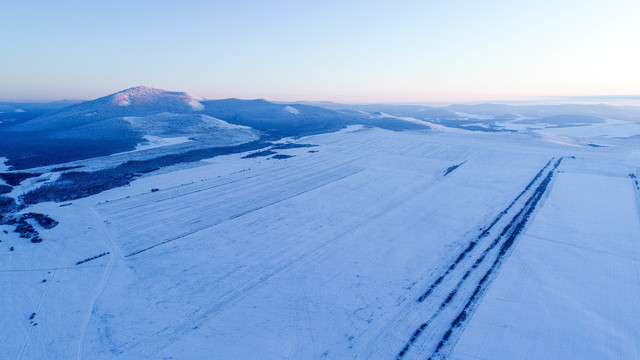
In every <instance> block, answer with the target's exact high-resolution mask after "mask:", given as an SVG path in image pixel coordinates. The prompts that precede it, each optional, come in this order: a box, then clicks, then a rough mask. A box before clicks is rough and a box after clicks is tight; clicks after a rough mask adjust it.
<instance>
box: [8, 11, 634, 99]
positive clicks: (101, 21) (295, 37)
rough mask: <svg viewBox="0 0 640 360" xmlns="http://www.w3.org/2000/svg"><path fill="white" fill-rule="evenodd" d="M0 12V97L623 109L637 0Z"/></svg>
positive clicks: (629, 88) (630, 84)
mask: <svg viewBox="0 0 640 360" xmlns="http://www.w3.org/2000/svg"><path fill="white" fill-rule="evenodd" d="M3 10H4V11H3V13H4V14H5V16H4V17H3V21H2V22H0V41H1V42H2V44H3V50H4V51H3V54H2V56H0V84H2V86H0V101H34V100H38V101H55V100H61V99H93V98H98V97H101V96H105V95H108V94H110V93H114V92H117V91H120V90H123V89H126V88H129V87H132V86H137V85H146V86H152V87H157V88H161V89H167V90H172V91H185V92H189V93H192V94H195V95H198V96H202V97H205V98H209V99H218V98H231V97H235V98H244V99H253V98H264V99H268V100H272V101H334V102H342V103H374V102H387V103H453V102H484V101H494V102H495V101H500V102H509V101H520V102H523V101H524V102H529V101H535V100H536V99H547V100H545V101H550V100H549V99H552V98H554V97H558V98H556V99H560V98H563V97H564V98H569V99H572V98H573V99H576V100H577V99H578V97H589V96H594V97H602V98H604V99H605V100H607V98H606V96H612V95H620V97H621V99H619V100H616V99H614V98H609V99H608V100H607V101H602V102H619V103H620V104H628V103H631V104H637V103H638V99H637V97H636V98H632V99H629V98H627V99H625V95H638V94H640V71H639V70H638V65H637V64H640V47H639V46H637V41H638V39H637V35H638V34H640V22H639V21H637V19H639V18H640V2H638V1H637V0H612V1H608V2H606V3H604V2H602V1H577V0H576V1H574V0H560V1H549V0H542V1H536V2H527V3H526V4H523V3H522V2H513V1H506V0H500V1H498V0H493V1H486V2H475V1H470V0H463V1H457V2H447V3H444V2H436V1H402V2H388V1H350V2H346V3H345V2H338V1H324V2H321V3H320V2H312V1H295V2H294V1H269V2H260V1H255V0H254V1H237V2H221V1H183V2H180V3H177V2H169V1H135V2H130V1H127V2H125V1H120V0H117V1H110V2H90V3H87V2H82V1H67V0H64V1H56V2H45V1H38V2H30V1H21V2H12V3H10V4H3ZM594 99H595V100H594ZM594 99H582V100H581V101H587V102H592V101H597V99H596V98H594Z"/></svg>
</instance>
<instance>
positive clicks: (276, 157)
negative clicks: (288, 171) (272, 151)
mask: <svg viewBox="0 0 640 360" xmlns="http://www.w3.org/2000/svg"><path fill="white" fill-rule="evenodd" d="M294 156H295V155H285V154H278V155H273V156H272V157H271V158H272V159H278V160H280V159H288V158H292V157H294Z"/></svg>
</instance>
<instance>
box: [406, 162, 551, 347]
mask: <svg viewBox="0 0 640 360" xmlns="http://www.w3.org/2000/svg"><path fill="white" fill-rule="evenodd" d="M561 160H562V158H560V159H559V160H557V161H556V163H555V164H554V166H553V167H552V169H550V170H549V171H548V173H547V176H546V177H545V178H544V179H542V180H541V181H540V183H539V184H538V183H537V182H538V180H539V179H540V178H541V176H542V174H544V171H545V170H546V169H547V168H548V167H549V165H550V164H551V161H552V160H550V161H549V162H548V163H547V164H546V165H545V166H544V167H543V169H541V170H540V171H539V172H538V174H536V176H535V177H534V178H533V180H532V181H531V182H530V183H529V184H528V185H527V186H526V188H525V189H524V190H523V191H522V192H521V193H520V194H519V195H518V196H517V197H516V199H514V201H512V203H511V204H510V205H509V206H508V207H507V208H506V209H505V210H504V211H503V212H501V213H500V214H499V215H498V216H497V217H496V219H494V221H493V222H492V223H491V224H489V226H487V227H485V228H484V229H483V230H482V231H481V233H480V235H479V236H478V237H477V238H476V239H474V241H472V242H471V243H470V244H469V246H468V247H467V248H466V249H465V250H464V251H463V252H462V253H461V254H460V255H459V256H458V258H457V259H456V261H455V262H454V263H452V264H451V265H450V266H449V267H448V268H447V270H446V271H445V273H444V274H443V275H441V276H440V277H438V279H437V280H436V281H435V282H434V283H433V284H432V286H431V287H430V288H429V289H428V290H427V292H426V293H425V294H423V295H422V296H421V297H420V298H419V299H418V303H422V302H423V301H424V300H426V298H427V297H429V296H434V297H435V298H438V299H440V298H442V299H443V300H441V301H439V302H436V301H430V302H429V303H427V306H428V307H429V310H428V311H427V313H432V315H431V317H430V318H429V319H428V320H427V321H425V322H423V323H421V324H420V325H419V326H418V328H417V329H416V330H415V331H414V332H413V333H412V335H411V337H410V338H409V340H408V341H407V342H406V344H405V346H404V347H403V348H402V349H401V350H400V352H399V353H398V355H397V356H396V359H404V358H406V357H407V355H408V354H409V351H410V350H411V355H412V357H417V356H419V355H420V354H423V353H424V351H427V352H428V351H433V353H432V355H434V356H435V355H438V354H439V353H441V349H442V348H443V347H444V346H445V345H446V344H447V343H448V341H449V339H450V337H451V334H452V332H453V330H454V329H455V328H458V327H460V326H461V325H462V323H463V322H464V321H465V320H466V319H467V317H468V314H469V311H470V310H469V309H470V308H471V307H472V306H473V305H474V304H475V302H476V301H477V300H478V298H479V296H480V295H481V294H480V293H481V291H484V289H485V288H486V285H488V283H487V279H488V277H489V275H491V274H492V273H493V272H494V270H497V267H499V264H500V262H501V260H502V258H503V257H504V255H505V253H506V251H507V250H508V249H509V248H510V247H511V245H512V244H513V242H514V240H515V237H516V236H517V235H518V234H519V233H520V231H521V230H522V229H523V227H524V225H525V224H526V222H527V220H528V218H529V215H530V214H531V212H532V211H533V210H534V209H535V206H536V205H537V203H538V201H539V200H540V198H541V197H542V195H543V194H544V193H545V191H546V188H547V186H548V184H549V182H550V180H551V177H552V176H553V173H554V171H555V169H556V168H557V167H558V165H559V164H560V161H561ZM534 185H537V186H536V188H535V189H534V190H533V191H532V192H531V194H530V195H529V196H528V198H527V199H526V201H525V202H524V204H522V205H518V207H517V208H516V207H514V205H516V204H519V203H521V201H520V200H521V198H522V197H523V196H524V195H525V194H528V192H529V190H530V189H531V188H532V187H533V186H534ZM523 201H524V200H523ZM518 208H519V209H520V210H519V211H517V212H516V210H515V209H518ZM514 212H516V213H515V215H514V216H513V217H512V218H511V220H510V221H509V222H508V223H506V224H504V223H505V219H504V216H505V215H507V214H513V213H514ZM497 224H501V225H500V226H501V227H502V226H503V225H504V227H503V228H502V231H500V233H499V234H496V237H495V238H494V240H493V241H491V243H489V244H488V245H487V247H486V248H485V249H484V250H482V252H480V253H478V252H479V250H478V248H477V247H476V245H477V244H478V243H479V242H480V240H482V239H483V238H485V237H487V236H489V235H491V234H493V233H494V231H492V230H493V229H494V228H495V226H496V225H497ZM499 245H500V246H499ZM474 250H475V251H474ZM468 255H471V257H469V256H468ZM490 257H495V258H494V261H493V262H492V263H491V265H489V263H486V262H485V259H487V258H490ZM463 260H464V261H463ZM462 263H464V264H467V265H468V268H467V269H466V271H464V270H461V269H459V268H458V265H459V264H462ZM482 274H484V276H482V277H481V275H482ZM460 275H461V277H460V278H459V280H458V281H457V282H455V279H456V278H457V277H458V276H460ZM445 277H447V278H449V277H453V278H452V279H450V280H448V281H444V280H446V279H445ZM454 282H455V285H454V286H453V288H452V289H451V290H450V291H448V292H447V291H446V289H444V288H443V289H437V288H438V287H439V285H441V284H443V285H445V284H446V285H451V284H453V283H454ZM435 290H438V291H437V293H436V292H435ZM462 294H465V295H467V296H470V297H469V298H465V300H466V303H465V305H464V307H463V309H462V311H460V312H457V311H459V307H458V306H459V305H461V304H462V303H464V302H465V300H458V301H454V300H455V298H456V296H458V297H460V296H463V295H462ZM469 294H470V295H469ZM436 295H437V296H436ZM434 300H435V299H434ZM456 308H458V310H455V309H456ZM451 318H454V320H453V321H451V322H450V323H447V321H450V320H447V319H451ZM427 328H432V329H433V330H434V331H430V333H429V335H428V336H426V337H425V336H421V335H424V333H425V330H426V329H427ZM443 328H448V330H447V331H446V332H444V334H440V335H438V334H437V333H436V332H437V330H438V329H443ZM436 344H437V345H436ZM434 347H435V349H434ZM414 348H417V349H414Z"/></svg>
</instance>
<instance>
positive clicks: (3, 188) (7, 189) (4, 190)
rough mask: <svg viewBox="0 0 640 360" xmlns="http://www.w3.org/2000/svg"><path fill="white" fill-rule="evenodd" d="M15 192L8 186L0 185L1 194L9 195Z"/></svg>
mask: <svg viewBox="0 0 640 360" xmlns="http://www.w3.org/2000/svg"><path fill="white" fill-rule="evenodd" d="M11 190H13V188H12V187H11V186H8V185H0V194H8V193H10V192H11Z"/></svg>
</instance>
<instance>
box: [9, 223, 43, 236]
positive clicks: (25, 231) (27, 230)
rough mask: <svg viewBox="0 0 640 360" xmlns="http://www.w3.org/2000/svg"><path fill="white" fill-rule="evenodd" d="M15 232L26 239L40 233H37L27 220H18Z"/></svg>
mask: <svg viewBox="0 0 640 360" xmlns="http://www.w3.org/2000/svg"><path fill="white" fill-rule="evenodd" d="M13 231H14V232H17V233H18V234H20V237H21V238H25V239H28V238H33V237H36V236H38V231H36V228H34V227H33V225H31V224H29V223H28V222H27V221H26V220H23V219H20V220H18V224H17V225H16V229H15V230H13Z"/></svg>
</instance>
